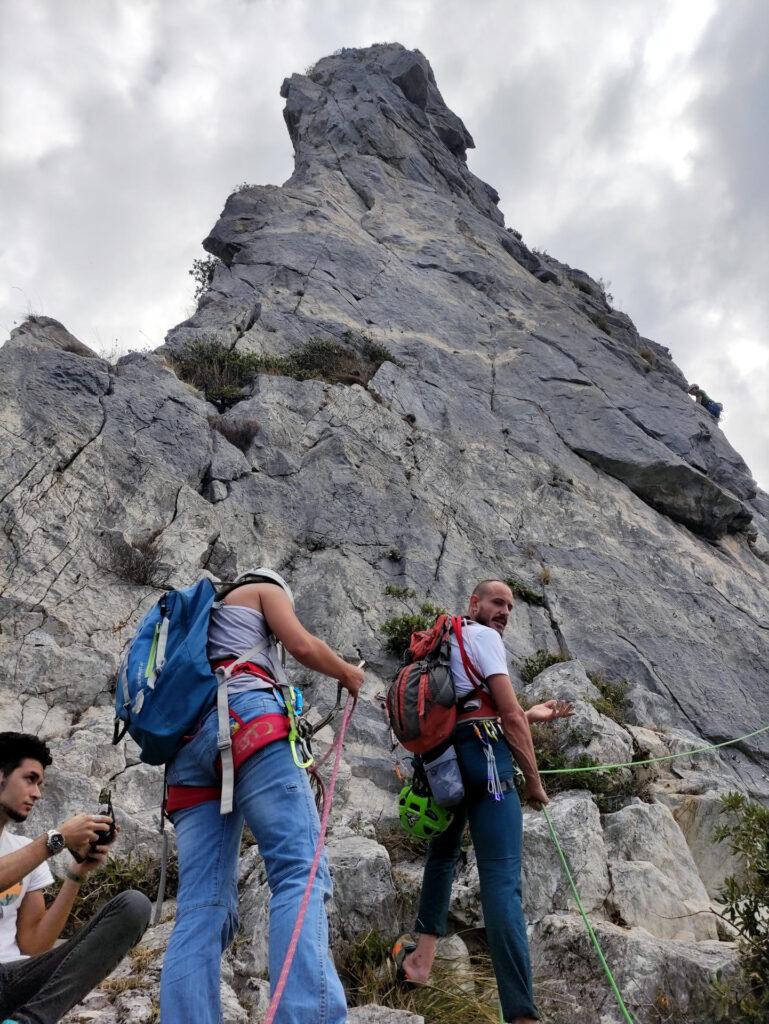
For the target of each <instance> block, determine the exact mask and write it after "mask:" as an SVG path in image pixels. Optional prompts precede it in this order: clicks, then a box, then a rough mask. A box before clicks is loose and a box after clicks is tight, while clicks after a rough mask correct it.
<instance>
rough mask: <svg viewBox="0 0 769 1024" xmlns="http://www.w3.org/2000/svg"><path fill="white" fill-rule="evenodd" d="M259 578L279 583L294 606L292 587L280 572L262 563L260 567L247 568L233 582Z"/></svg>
mask: <svg viewBox="0 0 769 1024" xmlns="http://www.w3.org/2000/svg"><path fill="white" fill-rule="evenodd" d="M259 579H262V580H269V582H270V583H277V584H278V586H279V587H280V588H281V589H282V590H283V591H284V593H285V594H286V596H287V597H288V599H289V601H290V602H291V607H292V608H293V607H294V594H293V591H292V590H291V587H289V585H288V583H286V581H285V580H284V579H283V577H282V576H281V575H280V573H277V572H275V571H274V570H273V569H268V568H267V567H266V566H263V565H260V566H259V568H258V569H246V571H245V572H242V573H241V574H240V576H238V577H236V578H235V579H234V580H233V583H243V582H244V581H245V580H249V581H251V580H253V581H254V582H257V580H259Z"/></svg>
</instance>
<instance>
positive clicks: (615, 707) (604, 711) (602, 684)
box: [587, 672, 630, 725]
mask: <svg viewBox="0 0 769 1024" xmlns="http://www.w3.org/2000/svg"><path fill="white" fill-rule="evenodd" d="M587 677H588V679H589V680H590V682H591V683H592V684H593V686H595V687H597V688H598V689H599V690H600V691H601V696H600V697H594V698H593V700H591V701H590V703H591V704H592V705H593V707H594V708H595V709H596V711H597V712H598V713H599V714H601V715H606V717H607V718H613V719H614V721H615V722H617V724H618V725H624V724H625V717H626V715H627V708H628V699H627V691H628V687H629V685H630V684H629V683H628V682H627V680H626V679H622V680H620V682H618V683H612V682H611V681H610V680H608V679H607V678H606V677H605V676H604V675H603V674H602V673H601V672H588V673H587Z"/></svg>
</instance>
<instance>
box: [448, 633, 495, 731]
mask: <svg viewBox="0 0 769 1024" xmlns="http://www.w3.org/2000/svg"><path fill="white" fill-rule="evenodd" d="M452 626H453V628H454V636H455V637H456V638H457V646H458V647H459V654H460V657H461V658H462V665H463V666H464V669H465V674H466V675H467V678H468V679H469V680H470V682H471V683H472V684H473V686H474V687H475V691H474V692H473V693H472V696H471V695H470V694H468V698H470V697H471V699H473V700H478V701H480V704H481V706H480V707H478V708H474V709H473V710H472V711H460V712H459V714H458V715H457V723H459V724H461V723H462V722H470V721H472V720H473V719H474V718H498V717H499V711H498V710H497V706H496V704H495V703H494V699H493V697H492V696H491V694H490V693H489V691H488V690H487V689H486V687H485V684H484V678H483V676H482V675H481V673H480V672H479V671H478V669H477V668H476V667H475V665H473V663H472V662H471V661H470V659H469V657H468V656H467V651H466V650H465V643H464V640H463V639H462V619H461V618H460V617H459V616H455V617H454V619H453V620H452ZM476 680H478V682H476Z"/></svg>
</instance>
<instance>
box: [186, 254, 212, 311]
mask: <svg viewBox="0 0 769 1024" xmlns="http://www.w3.org/2000/svg"><path fill="white" fill-rule="evenodd" d="M218 264H219V260H218V259H217V258H216V256H204V257H203V258H202V259H199V260H193V261H192V270H188V271H187V273H188V274H189V275H190V276H191V277H192V279H193V281H194V282H195V293H194V296H193V297H194V299H195V301H196V302H197V301H198V299H199V298H200V297H201V295H203V293H204V292H206V291H208V288H209V286H210V284H211V282H212V281H213V279H214V271H215V270H216V268H217V266H218Z"/></svg>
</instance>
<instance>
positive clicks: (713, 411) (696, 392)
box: [689, 384, 724, 420]
mask: <svg viewBox="0 0 769 1024" xmlns="http://www.w3.org/2000/svg"><path fill="white" fill-rule="evenodd" d="M689 394H690V395H692V396H693V397H694V400H695V401H696V402H698V403H699V404H700V405H704V406H705V408H706V409H707V410H708V412H709V413H710V415H711V416H712V417H713V418H714V419H717V420H718V419H720V418H721V413H722V412H723V408H724V407H723V405H722V404H721V403H720V402H714V401H713V399H712V398H711V397H710V396H709V395H706V394H705V392H704V391H703V390H702V388H701V387H700V386H699V385H698V384H692V386H691V387H690V388H689Z"/></svg>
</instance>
